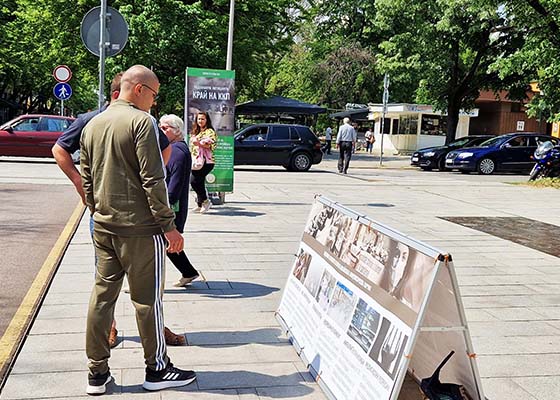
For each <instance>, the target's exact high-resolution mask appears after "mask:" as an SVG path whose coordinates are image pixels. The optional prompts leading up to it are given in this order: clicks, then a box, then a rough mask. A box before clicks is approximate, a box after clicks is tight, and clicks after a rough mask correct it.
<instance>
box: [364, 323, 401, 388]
mask: <svg viewBox="0 0 560 400" xmlns="http://www.w3.org/2000/svg"><path fill="white" fill-rule="evenodd" d="M407 341H408V335H407V334H406V333H405V332H403V331H402V329H400V328H399V327H398V326H397V325H396V324H392V323H391V321H390V320H389V319H387V318H385V317H384V318H383V321H382V322H381V327H380V328H379V332H378V334H377V336H376V338H375V341H374V343H373V346H372V348H371V351H370V353H369V357H370V358H371V359H372V360H373V361H375V362H376V363H377V365H379V366H380V367H381V369H383V371H384V372H385V373H386V374H387V375H388V376H389V377H390V378H391V379H394V378H395V375H396V371H397V369H398V365H399V364H400V361H401V359H402V355H403V351H404V348H405V346H406V343H407Z"/></svg>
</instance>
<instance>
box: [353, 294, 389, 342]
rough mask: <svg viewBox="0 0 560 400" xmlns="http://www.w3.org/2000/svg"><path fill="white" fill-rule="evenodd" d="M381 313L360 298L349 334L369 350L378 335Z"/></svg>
mask: <svg viewBox="0 0 560 400" xmlns="http://www.w3.org/2000/svg"><path fill="white" fill-rule="evenodd" d="M380 321H381V315H380V314H379V313H378V312H377V311H376V310H375V309H373V308H372V307H370V306H369V305H368V303H366V302H365V301H364V300H362V299H359V300H358V304H357V305H356V309H355V311H354V315H353V316H352V320H351V322H350V327H349V328H348V335H349V336H350V337H351V338H352V339H354V341H355V342H356V343H358V345H359V346H360V347H361V348H362V350H364V352H366V353H367V352H368V351H369V349H370V347H371V346H372V345H373V341H374V340H375V337H376V336H377V331H378V330H379V326H380Z"/></svg>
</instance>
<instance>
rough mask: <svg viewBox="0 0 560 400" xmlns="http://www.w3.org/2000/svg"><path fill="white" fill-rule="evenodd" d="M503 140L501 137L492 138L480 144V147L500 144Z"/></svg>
mask: <svg viewBox="0 0 560 400" xmlns="http://www.w3.org/2000/svg"><path fill="white" fill-rule="evenodd" d="M503 140H504V137H503V136H497V137H493V138H492V139H488V140H486V141H484V142H482V143H480V145H479V146H480V147H488V146H494V145H496V144H498V143H500V142H502V141H503Z"/></svg>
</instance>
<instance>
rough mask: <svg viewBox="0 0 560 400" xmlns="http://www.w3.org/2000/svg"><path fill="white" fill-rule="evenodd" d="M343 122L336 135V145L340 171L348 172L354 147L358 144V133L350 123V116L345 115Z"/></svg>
mask: <svg viewBox="0 0 560 400" xmlns="http://www.w3.org/2000/svg"><path fill="white" fill-rule="evenodd" d="M343 122H344V123H343V124H342V125H341V126H340V128H338V134H337V135H336V145H337V147H338V150H339V156H338V172H340V173H345V174H346V173H348V166H349V165H350V159H351V158H352V148H353V147H354V146H355V145H356V140H357V138H358V134H357V133H356V130H355V129H354V127H353V126H352V125H350V118H348V117H345V118H344V120H343Z"/></svg>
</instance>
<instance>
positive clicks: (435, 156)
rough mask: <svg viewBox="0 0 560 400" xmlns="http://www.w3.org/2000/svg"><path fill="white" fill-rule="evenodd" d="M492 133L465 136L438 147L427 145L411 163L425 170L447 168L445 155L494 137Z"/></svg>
mask: <svg viewBox="0 0 560 400" xmlns="http://www.w3.org/2000/svg"><path fill="white" fill-rule="evenodd" d="M493 137H494V136H490V135H473V136H465V137H462V138H460V139H457V140H454V141H453V142H451V143H449V144H446V145H443V146H437V147H426V148H424V149H420V150H418V151H415V152H414V153H413V154H412V157H411V158H410V165H413V166H416V167H420V168H422V169H423V170H425V171H429V170H432V169H434V168H437V169H439V170H440V171H443V170H445V156H446V155H447V154H448V153H449V152H450V151H452V150H456V149H460V148H462V147H474V146H478V145H479V144H481V143H482V142H484V141H486V140H488V139H490V138H493Z"/></svg>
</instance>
